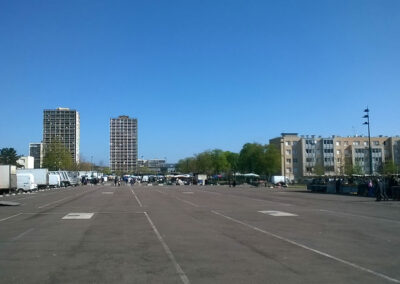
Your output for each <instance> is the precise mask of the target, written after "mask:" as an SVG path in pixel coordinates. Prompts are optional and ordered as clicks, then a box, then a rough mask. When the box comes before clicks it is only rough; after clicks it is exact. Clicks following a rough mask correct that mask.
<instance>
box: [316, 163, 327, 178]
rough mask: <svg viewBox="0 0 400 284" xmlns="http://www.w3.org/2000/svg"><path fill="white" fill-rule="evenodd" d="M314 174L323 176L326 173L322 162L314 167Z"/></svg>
mask: <svg viewBox="0 0 400 284" xmlns="http://www.w3.org/2000/svg"><path fill="white" fill-rule="evenodd" d="M314 174H316V175H317V176H323V175H324V174H325V168H324V166H323V165H321V164H316V165H315V167H314Z"/></svg>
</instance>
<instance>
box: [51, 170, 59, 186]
mask: <svg viewBox="0 0 400 284" xmlns="http://www.w3.org/2000/svg"><path fill="white" fill-rule="evenodd" d="M49 186H50V187H52V188H56V187H60V186H61V178H60V175H59V174H54V173H51V174H50V175H49Z"/></svg>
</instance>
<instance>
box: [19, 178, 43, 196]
mask: <svg viewBox="0 0 400 284" xmlns="http://www.w3.org/2000/svg"><path fill="white" fill-rule="evenodd" d="M37 189H38V187H37V184H36V183H35V177H34V176H33V174H25V173H24V174H22V173H17V191H18V192H19V193H22V192H32V191H34V190H37Z"/></svg>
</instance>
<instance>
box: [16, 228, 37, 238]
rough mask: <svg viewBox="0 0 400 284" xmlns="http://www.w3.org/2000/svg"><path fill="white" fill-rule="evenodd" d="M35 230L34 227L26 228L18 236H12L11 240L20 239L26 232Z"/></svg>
mask: <svg viewBox="0 0 400 284" xmlns="http://www.w3.org/2000/svg"><path fill="white" fill-rule="evenodd" d="M33 230H34V229H33V228H30V229H28V230H26V231H25V232H23V233H21V234H19V235H18V236H16V237H14V238H12V239H11V240H12V241H16V240H19V239H20V238H22V237H23V236H25V235H26V234H29V233H30V232H32V231H33Z"/></svg>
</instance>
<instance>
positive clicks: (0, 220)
mask: <svg viewBox="0 0 400 284" xmlns="http://www.w3.org/2000/svg"><path fill="white" fill-rule="evenodd" d="M21 214H22V213H18V214H15V215H12V216H9V217H6V218H3V219H0V222H2V221H5V220H8V219H11V218H14V217H17V216H19V215H21Z"/></svg>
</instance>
